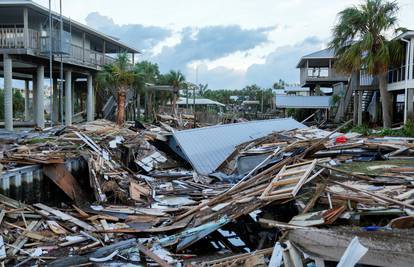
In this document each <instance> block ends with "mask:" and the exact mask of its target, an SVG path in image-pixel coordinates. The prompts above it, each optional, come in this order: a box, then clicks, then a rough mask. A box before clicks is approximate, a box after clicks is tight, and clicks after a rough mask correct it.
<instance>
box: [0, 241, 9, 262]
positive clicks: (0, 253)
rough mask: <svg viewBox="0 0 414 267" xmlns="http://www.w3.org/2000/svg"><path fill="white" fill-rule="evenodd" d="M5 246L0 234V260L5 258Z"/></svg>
mask: <svg viewBox="0 0 414 267" xmlns="http://www.w3.org/2000/svg"><path fill="white" fill-rule="evenodd" d="M6 256H7V255H6V246H5V245H4V241H3V236H2V235H0V260H3V259H5V258H6Z"/></svg>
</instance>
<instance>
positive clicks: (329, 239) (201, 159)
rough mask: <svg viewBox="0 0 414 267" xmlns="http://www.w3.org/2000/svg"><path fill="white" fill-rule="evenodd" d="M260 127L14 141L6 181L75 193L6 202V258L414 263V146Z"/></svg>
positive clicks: (85, 132)
mask: <svg viewBox="0 0 414 267" xmlns="http://www.w3.org/2000/svg"><path fill="white" fill-rule="evenodd" d="M260 123H261V127H252V125H256V126H257V124H254V123H253V122H252V123H251V124H250V126H248V123H241V124H233V125H232V124H230V125H221V126H213V127H207V128H202V129H200V130H186V131H181V132H180V131H178V132H176V131H175V130H174V128H173V127H172V126H174V125H173V124H172V125H166V124H165V123H159V124H158V125H140V127H130V128H119V127H116V126H115V125H113V124H111V123H110V122H107V121H95V122H91V123H87V124H83V125H79V126H72V127H66V128H53V129H49V130H48V131H46V132H45V133H42V135H41V136H39V137H37V138H36V139H30V140H29V139H27V138H21V139H20V140H18V141H16V142H14V143H13V142H12V143H10V140H8V141H7V143H6V142H5V143H4V146H7V149H5V150H4V151H3V152H2V157H1V164H2V165H3V173H2V176H3V177H1V179H4V177H8V176H7V173H8V172H12V171H13V169H16V168H22V166H25V165H36V164H37V165H40V166H41V167H42V171H43V173H44V175H45V176H47V177H48V178H49V179H50V180H51V181H52V182H53V183H54V184H55V185H56V187H58V189H59V190H60V192H61V193H62V194H64V195H65V196H64V197H61V196H56V198H57V201H56V199H55V201H50V202H47V201H42V202H31V203H30V204H25V203H23V202H21V201H17V200H14V199H12V198H10V197H8V196H5V195H0V208H1V212H0V231H1V239H0V259H1V260H2V261H3V262H5V263H6V264H15V265H19V266H21V265H33V264H41V265H46V264H47V265H48V266H69V265H81V264H87V263H95V264H99V263H109V262H110V263H114V264H126V263H132V264H144V265H158V266H177V265H178V266H267V265H269V266H281V264H284V266H305V265H306V264H307V263H309V262H315V263H316V264H317V265H320V264H323V263H324V262H328V261H332V262H342V263H344V262H345V264H346V263H348V262H352V261H355V262H358V263H362V264H368V265H374V266H412V265H413V264H414V256H413V253H412V252H413V251H414V247H413V244H414V242H413V240H414V239H413V238H414V231H413V227H414V217H413V215H414V213H413V211H414V186H413V180H414V177H413V173H414V160H413V159H414V157H413V156H414V139H409V138H397V137H393V138H388V137H384V138H377V137H360V136H359V135H357V134H352V133H351V134H346V135H344V134H341V133H339V130H340V128H338V129H336V130H334V131H332V132H328V131H323V130H319V129H317V128H307V127H305V126H303V125H302V124H300V123H298V122H295V121H293V122H292V121H287V120H282V121H279V122H278V121H274V120H270V121H267V122H266V121H262V122H260ZM282 124H283V125H282ZM266 127H267V128H268V129H269V130H268V129H267V128H266ZM240 129H243V130H244V131H241V130H240ZM228 131H230V132H231V134H232V136H225V135H226V134H228ZM246 136H247V137H246ZM228 139H229V140H230V139H231V140H232V141H229V142H227V140H228ZM202 140H204V141H205V142H209V143H201V142H203V141H202ZM212 140H215V142H214V143H213V141H212ZM191 142H192V143H191ZM231 142H232V143H231ZM230 143H231V146H230V145H229V144H230ZM72 158H81V160H83V161H84V162H85V163H86V166H87V167H86V171H84V172H81V174H82V175H76V173H73V172H70V171H69V170H68V168H67V166H66V165H67V161H68V160H70V159H72ZM7 192H8V191H7ZM7 192H5V191H4V189H3V193H7ZM9 195H10V194H9ZM347 247H348V249H347ZM356 250H357V251H358V252H359V254H358V253H356V252H355V251H356ZM349 251H351V252H349ZM344 253H345V254H344ZM342 266H346V265H342Z"/></svg>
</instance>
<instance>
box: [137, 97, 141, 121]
mask: <svg viewBox="0 0 414 267" xmlns="http://www.w3.org/2000/svg"><path fill="white" fill-rule="evenodd" d="M137 117H138V120H139V119H140V118H141V94H140V93H138V95H137Z"/></svg>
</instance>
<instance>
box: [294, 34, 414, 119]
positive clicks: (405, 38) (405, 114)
mask: <svg viewBox="0 0 414 267" xmlns="http://www.w3.org/2000/svg"><path fill="white" fill-rule="evenodd" d="M396 39H397V40H399V41H400V42H401V44H402V46H403V48H404V49H403V50H404V56H403V60H402V61H401V63H400V64H397V65H393V66H389V71H388V84H387V88H388V91H389V92H390V94H391V97H392V100H393V111H394V112H393V122H394V123H401V122H406V121H407V120H413V119H414V117H413V115H414V114H413V97H414V96H413V90H414V68H413V67H414V66H413V63H414V31H407V32H405V33H403V34H401V35H400V36H398V37H396ZM334 61H335V56H334V52H333V51H332V50H330V49H324V50H321V51H318V52H315V53H312V54H310V55H307V56H304V57H302V58H301V59H300V61H299V63H298V65H297V67H298V68H300V84H301V86H302V87H309V88H310V92H311V95H313V94H315V93H317V92H318V89H319V88H320V87H324V86H325V87H332V88H333V94H334V95H338V96H339V102H338V103H336V105H335V106H336V114H335V120H337V121H340V120H345V119H347V118H349V117H351V116H352V117H353V118H354V121H356V122H357V123H358V124H362V123H367V122H377V123H379V121H380V120H381V116H380V114H381V112H382V111H381V103H380V101H381V100H380V94H379V86H378V79H377V78H376V77H373V76H371V75H368V74H367V73H366V72H365V71H364V70H361V71H360V72H359V73H354V74H352V75H343V74H339V73H338V72H337V71H335V68H334V67H333V63H334Z"/></svg>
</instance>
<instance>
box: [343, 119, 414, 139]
mask: <svg viewBox="0 0 414 267" xmlns="http://www.w3.org/2000/svg"><path fill="white" fill-rule="evenodd" d="M348 132H354V133H359V134H362V135H364V136H370V135H374V136H401V137H414V122H413V121H409V122H407V123H406V124H405V125H404V126H403V127H402V128H400V129H390V128H380V129H371V128H369V127H368V125H366V124H363V125H358V126H354V127H352V128H351V129H349V131H348Z"/></svg>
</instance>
